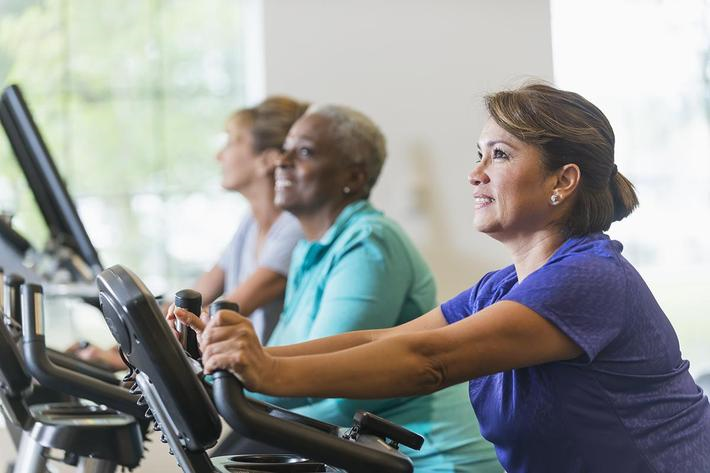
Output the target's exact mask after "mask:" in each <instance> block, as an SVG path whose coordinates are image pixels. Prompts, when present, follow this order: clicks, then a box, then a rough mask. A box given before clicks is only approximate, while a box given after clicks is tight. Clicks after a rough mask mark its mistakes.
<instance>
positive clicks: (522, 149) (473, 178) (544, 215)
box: [469, 118, 556, 240]
mask: <svg viewBox="0 0 710 473" xmlns="http://www.w3.org/2000/svg"><path fill="white" fill-rule="evenodd" d="M541 155H542V154H541V150H540V148H538V147H537V146H535V145H531V144H527V143H524V142H522V141H520V140H519V139H517V138H516V137H514V136H513V135H511V134H510V133H508V132H507V131H505V130H504V129H503V128H501V127H500V125H498V124H497V123H496V122H495V120H493V119H492V118H489V119H488V121H487V122H486V125H485V126H484V127H483V130H482V131H481V137H480V140H479V142H478V157H477V159H476V164H475V166H474V168H473V170H472V171H471V173H470V174H469V183H470V184H471V185H472V186H473V199H474V212H473V215H474V217H473V221H474V226H475V227H476V229H477V230H478V231H481V232H483V233H487V234H490V235H491V236H493V237H494V238H496V239H498V240H506V239H508V238H517V237H526V236H529V235H531V234H532V233H533V232H536V231H539V230H541V229H543V228H545V227H546V226H547V225H549V224H551V223H552V221H553V218H552V217H553V208H552V206H551V205H550V196H551V195H552V192H553V189H554V186H555V183H556V177H555V175H553V174H549V173H546V172H545V171H544V168H543V164H542V160H541Z"/></svg>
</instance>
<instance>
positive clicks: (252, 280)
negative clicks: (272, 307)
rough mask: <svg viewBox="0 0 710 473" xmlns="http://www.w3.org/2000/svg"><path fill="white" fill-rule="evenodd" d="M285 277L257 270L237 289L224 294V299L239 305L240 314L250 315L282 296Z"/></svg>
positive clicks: (284, 288) (265, 270) (268, 271)
mask: <svg viewBox="0 0 710 473" xmlns="http://www.w3.org/2000/svg"><path fill="white" fill-rule="evenodd" d="M284 291H286V276H284V275H283V274H281V273H277V272H276V271H273V270H271V269H268V268H263V267H262V268H258V269H257V270H256V271H254V272H253V273H252V274H251V276H249V277H248V278H247V279H246V280H244V282H242V283H241V284H240V285H239V286H238V287H236V288H234V289H232V290H231V291H229V292H226V293H225V294H224V298H225V299H227V300H230V301H234V302H237V303H238V304H239V310H240V313H241V314H243V315H247V316H248V315H251V313H252V312H254V310H256V309H257V308H259V307H261V306H262V305H264V304H266V303H269V302H271V301H273V300H276V299H278V298H280V297H282V296H283V294H284Z"/></svg>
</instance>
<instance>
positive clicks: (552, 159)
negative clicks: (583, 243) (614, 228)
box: [485, 83, 638, 235]
mask: <svg viewBox="0 0 710 473" xmlns="http://www.w3.org/2000/svg"><path fill="white" fill-rule="evenodd" d="M485 104H486V108H487V109H488V112H489V113H490V115H491V118H493V120H495V121H496V123H498V125H500V126H501V127H502V128H503V129H505V130H506V131H507V132H509V133H511V134H512V135H513V136H515V137H516V138H518V139H520V140H522V141H523V142H525V143H528V144H533V145H537V146H539V147H540V149H541V150H542V161H543V166H544V167H545V169H547V170H548V171H549V172H554V171H555V170H557V169H559V168H561V167H562V166H564V165H565V164H570V163H573V164H576V165H577V166H579V169H580V171H581V178H580V183H579V186H578V188H577V192H576V194H577V195H576V197H575V202H574V205H573V207H572V211H571V212H570V214H569V215H568V216H567V219H566V221H565V222H564V228H565V230H566V232H567V233H568V234H569V235H586V234H589V233H595V232H601V231H604V230H608V229H609V226H610V225H611V224H612V222H616V221H618V220H621V219H623V218H624V217H626V216H628V215H629V214H630V213H631V212H632V211H633V210H634V209H635V208H636V207H637V206H638V199H637V197H636V192H635V191H634V186H633V184H631V182H630V181H629V180H628V179H626V178H625V177H624V176H623V175H622V174H621V173H620V172H618V171H617V169H616V164H614V130H613V129H612V128H611V124H610V123H609V120H607V118H606V116H604V114H603V113H602V111H601V110H599V108H597V107H596V106H595V105H594V104H592V103H591V102H589V101H588V100H587V99H585V98H584V97H582V96H581V95H579V94H576V93H574V92H568V91H565V90H559V89H556V88H555V87H552V86H550V85H547V84H542V83H534V84H527V85H524V86H523V87H520V88H518V89H514V90H506V91H502V92H497V93H495V94H491V95H488V96H486V97H485Z"/></svg>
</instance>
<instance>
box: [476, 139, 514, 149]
mask: <svg viewBox="0 0 710 473" xmlns="http://www.w3.org/2000/svg"><path fill="white" fill-rule="evenodd" d="M499 143H502V144H504V145H506V146H509V147H511V148H513V149H515V150H517V149H518V147H517V146H515V145H513V144H512V143H510V142H508V141H505V140H491V141H486V143H485V144H484V146H485V147H486V148H490V147H492V146H495V145H497V144H499ZM476 148H477V149H481V144H480V143H476Z"/></svg>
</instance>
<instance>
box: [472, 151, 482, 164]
mask: <svg viewBox="0 0 710 473" xmlns="http://www.w3.org/2000/svg"><path fill="white" fill-rule="evenodd" d="M482 159H483V153H481V150H480V149H479V150H476V159H474V160H473V162H474V163H475V164H478V163H480V162H481V160H482Z"/></svg>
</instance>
